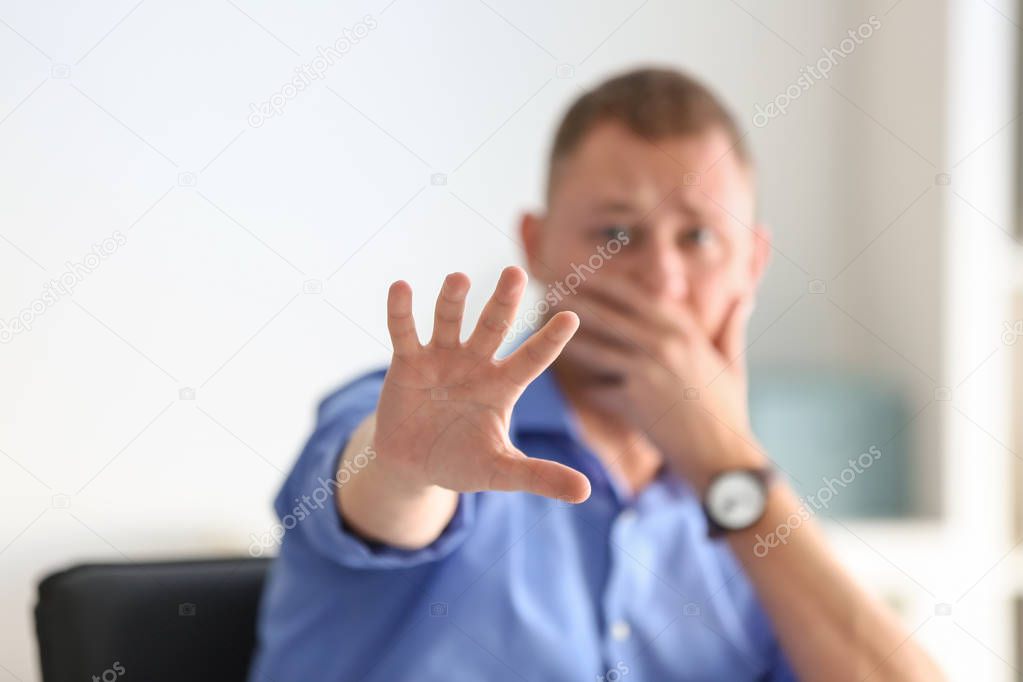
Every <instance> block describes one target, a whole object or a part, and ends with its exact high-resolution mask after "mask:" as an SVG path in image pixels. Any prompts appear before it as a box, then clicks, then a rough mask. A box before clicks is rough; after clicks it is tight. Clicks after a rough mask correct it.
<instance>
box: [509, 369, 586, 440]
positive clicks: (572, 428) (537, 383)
mask: <svg viewBox="0 0 1023 682" xmlns="http://www.w3.org/2000/svg"><path fill="white" fill-rule="evenodd" d="M511 430H512V431H513V432H514V433H516V434H523V433H547V434H560V435H563V436H568V437H570V438H572V439H574V440H576V441H579V440H580V439H579V432H578V429H577V427H576V424H575V422H574V421H573V419H572V414H571V410H570V409H569V407H568V403H567V402H566V401H565V396H564V394H562V392H561V389H560V388H559V387H558V383H557V381H556V380H555V378H554V371H553V370H552V369H551V368H550V367H548V368H547V369H545V370H544V371H543V373H542V374H540V376H538V377H537V378H536V379H534V380H533V381H532V383H530V384H529V386H527V387H526V390H525V391H523V392H522V396H521V397H520V398H519V400H518V402H517V403H516V404H515V409H514V410H512V416H511Z"/></svg>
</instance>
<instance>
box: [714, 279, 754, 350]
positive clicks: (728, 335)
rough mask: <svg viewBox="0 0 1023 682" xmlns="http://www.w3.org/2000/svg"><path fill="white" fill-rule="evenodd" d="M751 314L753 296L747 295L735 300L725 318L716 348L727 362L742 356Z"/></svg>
mask: <svg viewBox="0 0 1023 682" xmlns="http://www.w3.org/2000/svg"><path fill="white" fill-rule="evenodd" d="M752 312H753V294H752V293H747V294H743V295H741V296H739V297H738V298H737V299H736V300H735V303H733V304H732V309H731V310H730V311H729V313H728V316H727V317H726V318H725V324H724V327H723V328H722V330H721V335H720V336H719V337H718V343H717V347H718V351H720V352H721V354H722V355H724V356H725V358H726V359H727V360H728V361H729V362H735V360H736V359H737V358H738V357H739V356H740V355H742V352H743V350H744V347H743V344H744V343H745V341H746V325H747V324H748V323H749V318H750V314H752Z"/></svg>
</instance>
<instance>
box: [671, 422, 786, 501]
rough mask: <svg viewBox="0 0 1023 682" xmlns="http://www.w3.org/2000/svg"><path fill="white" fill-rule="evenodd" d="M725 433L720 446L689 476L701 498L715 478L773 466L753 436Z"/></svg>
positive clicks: (702, 460)
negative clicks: (725, 474)
mask: <svg viewBox="0 0 1023 682" xmlns="http://www.w3.org/2000/svg"><path fill="white" fill-rule="evenodd" d="M724 431H725V433H724V434H722V436H721V438H720V439H718V443H719V445H718V446H717V447H715V448H713V451H711V452H708V453H707V456H705V457H702V458H701V462H700V465H699V466H698V467H696V468H695V470H694V471H692V472H691V473H690V474H689V475H688V476H687V478H688V480H689V483H690V485H692V486H693V489H694V490H695V491H696V493H697V494H698V495H699V496H700V497H701V498H703V496H704V495H706V493H707V488H708V486H709V485H710V482H711V481H712V480H713V479H714V477H715V476H719V475H720V474H722V473H725V472H726V471H734V470H737V469H763V468H766V467H769V466H770V464H771V462H770V460H769V459H768V457H767V455H766V454H765V453H764V451H763V449H762V448H761V447H760V446H759V444H757V442H756V440H755V438H754V437H753V435H752V434H749V433H747V434H738V433H735V432H734V431H729V430H724Z"/></svg>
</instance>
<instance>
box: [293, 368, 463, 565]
mask: <svg viewBox="0 0 1023 682" xmlns="http://www.w3.org/2000/svg"><path fill="white" fill-rule="evenodd" d="M384 374H385V370H378V371H375V372H371V373H369V374H366V375H364V376H362V377H359V378H358V379H356V380H355V381H353V382H351V383H349V384H348V385H346V386H344V387H343V388H341V389H340V390H338V391H336V392H335V393H333V394H332V395H330V396H328V397H327V398H326V399H325V400H323V402H321V403H320V406H319V409H318V411H317V419H316V427H315V429H314V431H313V433H312V435H311V436H310V437H309V441H308V442H307V443H306V445H305V448H304V449H303V450H302V454H301V455H300V456H299V458H298V461H297V462H296V463H295V466H294V467H293V468H292V471H291V473H290V474H289V475H288V477H287V479H286V480H285V482H284V485H283V486H282V487H281V490H280V492H279V493H278V494H277V498H276V500H275V501H274V510H275V511H276V512H277V516H278V518H279V519H280V521H281V526H282V527H283V529H284V536H285V537H286V539H287V541H288V542H289V543H290V542H300V543H303V544H306V545H308V546H309V547H311V548H312V549H313V550H314V551H316V552H317V553H319V554H321V555H323V556H324V557H326V558H328V559H330V560H332V561H335V562H337V563H338V564H340V565H342V566H346V567H348V568H355V569H385V568H408V567H410V566H416V565H419V564H423V563H426V562H430V561H437V560H439V559H441V558H443V557H445V556H447V555H448V554H450V553H451V552H453V551H455V549H457V548H458V547H459V546H460V545H461V543H462V542H463V541H464V540H465V537H466V536H467V535H468V533H469V532H470V530H471V528H472V526H473V519H474V518H475V511H476V500H475V495H473V494H462V495H460V496H459V500H458V506H457V508H456V510H455V515H454V517H453V518H452V520H451V522H450V523H449V524H448V526H447V528H445V530H444V532H443V533H441V535H440V537H438V538H437V539H436V540H435V541H434V542H432V543H431V544H430V545H428V546H426V547H424V548H422V549H418V550H405V549H399V548H397V547H391V546H388V545H384V544H381V543H371V542H367V541H365V540H363V539H361V538H359V537H358V536H356V535H355V534H353V533H352V532H351V531H350V530H349V529H348V528H346V527H345V524H344V521H343V520H342V518H341V515H340V514H339V513H338V511H337V505H336V502H335V499H334V496H335V495H343V494H344V486H345V483H347V482H348V481H349V480H351V477H352V476H358V475H359V474H358V472H359V464H360V460H359V459H358V458H357V457H356V458H353V459H352V461H351V462H350V464H349V465H348V466H346V468H345V469H342V470H339V468H338V465H339V462H340V457H341V454H342V453H343V452H344V449H345V447H346V446H347V444H348V441H349V439H350V438H351V435H352V432H353V431H355V428H356V427H357V426H358V425H359V424H360V423H361V422H362V420H363V419H365V418H366V416H367V415H369V414H370V413H371V412H372V411H373V410H374V409H375V408H376V404H377V400H378V399H379V397H380V389H381V386H382V385H383V379H384ZM367 463H368V462H367ZM363 466H365V464H363Z"/></svg>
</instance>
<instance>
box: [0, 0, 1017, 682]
mask: <svg viewBox="0 0 1023 682" xmlns="http://www.w3.org/2000/svg"><path fill="white" fill-rule="evenodd" d="M1020 22H1021V16H1020V6H1019V2H1018V0H936V1H935V0H883V1H882V0H877V1H870V2H849V3H815V2H812V1H811V0H791V1H775V2H752V0H732V1H729V2H711V1H710V0H704V1H695V0H694V1H688V2H673V1H669V0H622V1H617V2H610V1H605V2H581V1H579V0H563V1H560V2H544V3H514V2H508V1H505V0H450V1H439V2H432V3H417V2H413V1H412V0H376V1H374V2H347V3H327V2H307V3H301V5H300V6H296V5H292V4H288V5H282V4H279V3H267V2H252V1H250V0H237V1H232V0H226V1H224V2H177V3H169V2H166V1H164V0H142V1H141V2H139V1H138V0H127V1H126V2H113V1H110V2H104V3H98V4H96V3H87V4H82V3H70V2H61V1H52V2H51V1H46V2H36V3H14V2H0V273H2V279H0V281H2V286H0V341H2V343H0V387H2V388H0V500H2V501H0V577H2V580H0V604H2V608H0V682H2V681H3V680H22V681H28V680H37V679H38V672H37V663H36V651H35V643H34V637H33V630H32V627H33V626H32V616H31V609H32V607H33V605H34V602H35V585H36V583H37V582H38V580H39V579H40V578H41V577H43V576H44V575H46V574H47V573H49V572H52V571H54V570H57V569H60V568H64V567H67V566H69V565H71V564H73V563H76V562H79V561H85V560H90V561H91V560H114V561H142V560H148V559H153V558H160V557H181V556H186V557H195V556H221V555H223V556H237V555H257V554H262V555H271V554H272V553H273V552H274V546H273V543H272V542H271V543H268V542H265V538H266V534H267V533H268V531H269V530H270V529H271V527H272V524H273V522H274V518H273V516H272V514H271V507H270V502H271V499H272V497H273V495H274V494H275V492H276V490H277V487H278V485H279V484H280V483H281V481H282V478H283V476H284V474H285V472H286V471H287V470H288V468H289V466H290V465H291V463H292V461H293V460H294V458H295V457H296V455H297V453H298V451H299V449H300V447H301V445H302V443H303V441H304V439H305V437H306V436H307V435H308V432H309V430H310V427H311V425H312V420H313V416H314V408H315V405H316V403H317V401H318V400H319V398H320V397H322V396H323V394H324V393H325V392H327V391H329V390H330V389H332V388H333V387H335V386H337V385H338V384H340V383H341V382H343V381H345V380H347V379H349V378H351V377H353V376H354V375H355V374H357V373H359V372H361V371H364V370H366V369H369V368H372V367H376V366H380V365H382V364H383V363H385V362H386V361H387V359H388V357H389V347H388V343H389V342H388V339H387V334H386V328H385V315H384V308H383V303H384V299H385V292H386V287H387V285H388V284H389V283H390V282H391V281H393V280H395V279H398V278H404V279H406V280H408V281H409V282H410V283H411V284H412V286H413V288H414V289H415V290H416V291H417V292H421V293H420V295H419V297H418V299H417V315H418V317H419V319H420V320H421V321H423V320H429V319H430V310H431V301H430V298H431V297H430V296H427V295H426V292H433V291H436V289H437V287H438V286H439V285H440V282H441V280H442V279H443V276H444V275H445V273H447V272H449V271H453V270H462V271H465V272H467V273H468V274H469V276H470V277H471V278H472V279H473V282H474V284H475V286H474V289H473V291H472V294H471V296H470V302H469V307H470V310H469V316H475V314H476V313H478V311H479V309H480V307H481V304H482V302H483V300H484V296H485V293H486V291H487V290H488V289H490V288H491V287H492V286H493V284H494V282H495V281H496V278H497V274H498V272H499V271H500V268H501V267H502V266H504V265H506V264H509V263H516V262H521V259H520V253H519V248H518V245H517V236H516V235H517V219H518V216H519V213H520V211H521V210H522V209H524V208H529V207H536V206H539V205H540V204H541V201H542V185H543V179H544V177H543V176H544V172H543V171H544V162H545V157H546V154H547V151H548V145H549V141H550V137H551V135H552V133H553V128H554V126H555V124H556V123H557V121H558V119H559V117H560V116H561V114H562V113H563V111H564V109H565V108H566V107H567V105H568V104H569V102H570V101H571V100H572V99H574V98H575V97H576V96H578V95H579V94H580V92H581V90H582V89H583V88H586V87H587V86H589V85H591V84H594V83H596V82H597V81H600V80H602V79H604V78H606V77H607V76H609V75H611V74H613V73H616V72H618V71H621V70H624V69H627V68H631V67H636V66H641V65H651V64H654V65H669V66H674V67H678V68H681V69H685V70H687V71H690V72H692V73H694V74H695V75H697V76H699V77H701V78H702V79H704V80H705V81H707V82H708V83H709V84H710V85H712V86H713V87H714V88H715V89H716V90H717V91H718V92H719V93H720V94H721V95H722V96H723V97H724V99H725V100H726V101H727V102H728V103H729V104H730V106H731V107H732V108H733V110H734V112H735V114H736V117H737V118H738V119H739V123H740V127H741V128H742V129H743V130H744V131H745V132H746V139H747V140H748V143H749V144H750V145H751V147H752V150H753V153H754V155H755V157H756V160H757V165H758V167H759V178H760V182H759V184H760V186H759V196H760V209H761V214H762V218H763V220H764V221H766V222H767V223H768V224H769V225H770V226H771V229H772V230H773V233H774V240H775V242H774V243H775V250H774V253H773V261H772V264H771V266H770V269H769V272H768V275H767V278H766V282H765V284H764V288H763V291H762V294H761V296H760V299H759V305H758V308H757V311H756V313H755V315H754V317H753V320H752V323H751V329H750V338H749V343H750V347H749V350H748V357H749V363H750V367H751V375H752V380H751V403H752V414H753V420H754V425H755V429H756V431H757V433H758V434H759V435H760V437H761V439H762V440H763V442H764V443H765V445H766V446H767V449H768V450H769V451H770V452H771V454H772V455H773V456H774V457H775V458H776V459H777V460H778V462H779V463H780V464H781V465H782V466H783V467H784V468H785V469H786V471H788V472H789V473H790V476H791V477H792V479H793V481H794V482H795V483H796V484H797V487H798V488H799V490H800V491H801V492H802V493H803V494H814V493H819V492H820V490H821V489H822V488H824V487H829V485H830V488H831V489H832V494H831V495H828V497H829V503H828V504H827V505H825V507H824V508H822V509H819V510H818V516H819V517H820V518H821V520H822V521H823V522H824V524H825V526H826V528H827V530H828V533H829V535H830V536H831V538H832V541H833V543H834V545H835V547H836V549H837V551H838V552H839V554H840V556H841V558H842V559H843V561H845V562H846V563H847V564H848V565H849V566H850V567H851V568H852V570H853V571H854V572H855V573H856V574H857V575H858V576H859V577H860V578H861V579H862V580H863V581H864V582H865V583H866V584H867V585H868V586H869V587H870V588H871V589H872V590H873V591H874V592H875V593H876V594H877V595H878V596H879V597H880V598H883V599H885V600H887V601H889V602H890V603H892V604H893V605H895V606H896V608H898V610H899V613H900V615H901V616H902V618H904V620H905V622H906V624H907V626H908V628H909V630H910V631H911V632H912V633H913V634H912V636H913V637H914V638H916V639H917V640H919V641H920V642H922V643H923V644H924V645H925V646H926V647H927V648H928V649H929V650H930V651H931V652H932V653H933V654H934V655H935V657H936V658H937V659H938V660H939V661H940V662H941V664H942V665H943V666H944V667H945V668H946V670H947V671H948V674H949V675H950V677H952V678H953V679H961V680H978V679H983V680H992V681H994V680H1013V679H1017V676H1018V675H1019V673H1018V669H1020V668H1021V667H1023V658H1021V654H1020V635H1019V624H1018V622H1017V621H1018V617H1017V613H1018V612H1019V611H1020V609H1019V606H1018V599H1019V597H1020V595H1023V572H1021V569H1023V548H1021V547H1020V542H1021V541H1023V540H1021V524H1020V523H1019V519H1020V516H1021V515H1020V513H1019V509H1018V507H1019V504H1018V501H1019V500H1020V499H1021V495H1020V493H1021V487H1020V484H1019V481H1020V476H1019V467H1018V464H1019V462H1020V460H1021V459H1023V457H1021V455H1020V453H1021V452H1023V440H1021V437H1020V432H1019V428H1018V425H1019V422H1020V416H1021V405H1020V395H1021V393H1023V391H1021V389H1023V376H1021V373H1020V371H1019V367H1020V363H1019V362H1018V360H1017V357H1018V355H1019V347H1020V346H1021V345H1023V344H1020V343H1017V341H1018V340H1019V338H1020V336H1023V306H1021V305H1020V296H1019V294H1020V292H1021V291H1023V277H1021V272H1023V269H1021V265H1023V251H1021V249H1020V246H1019V235H1020V229H1019V226H1018V223H1019V219H1018V210H1017V201H1018V195H1019V191H1018V190H1019V188H1020V176H1019V172H1018V159H1019V154H1018V146H1019V145H1018V140H1019V134H1018V130H1019V127H1020V126H1019V123H1020V118H1019V114H1020V104H1021V101H1020V97H1019V94H1018V93H1019V80H1020V72H1019V69H1018V66H1017V65H1018V63H1019V60H1018V57H1017V55H1018V54H1019V50H1018V46H1019V42H1020V37H1021V27H1020ZM330 48H333V50H334V51H333V52H331V49H330ZM821 60H824V61H821ZM825 63H827V67H826V68H827V72H826V74H825V73H824V68H825V67H824V65H825ZM808 67H811V68H812V70H810V69H808ZM814 72H816V75H814ZM296 81H300V82H301V83H302V87H301V88H298V87H295V86H294V83H295V82H296ZM871 448H875V449H876V450H878V451H879V452H880V453H881V456H880V457H879V458H878V459H877V460H876V465H873V466H871V467H870V468H869V469H867V470H865V471H863V472H862V473H860V474H859V475H858V476H857V477H856V478H855V480H854V481H851V482H845V481H841V479H840V474H841V472H842V471H843V469H845V468H847V467H848V466H849V464H848V460H849V459H850V458H853V459H855V458H857V457H858V456H859V455H860V454H861V453H864V452H871ZM836 478H839V480H840V484H836V483H835V482H834V480H835V479H836ZM829 479H831V483H830V484H829V482H828V481H829Z"/></svg>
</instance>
